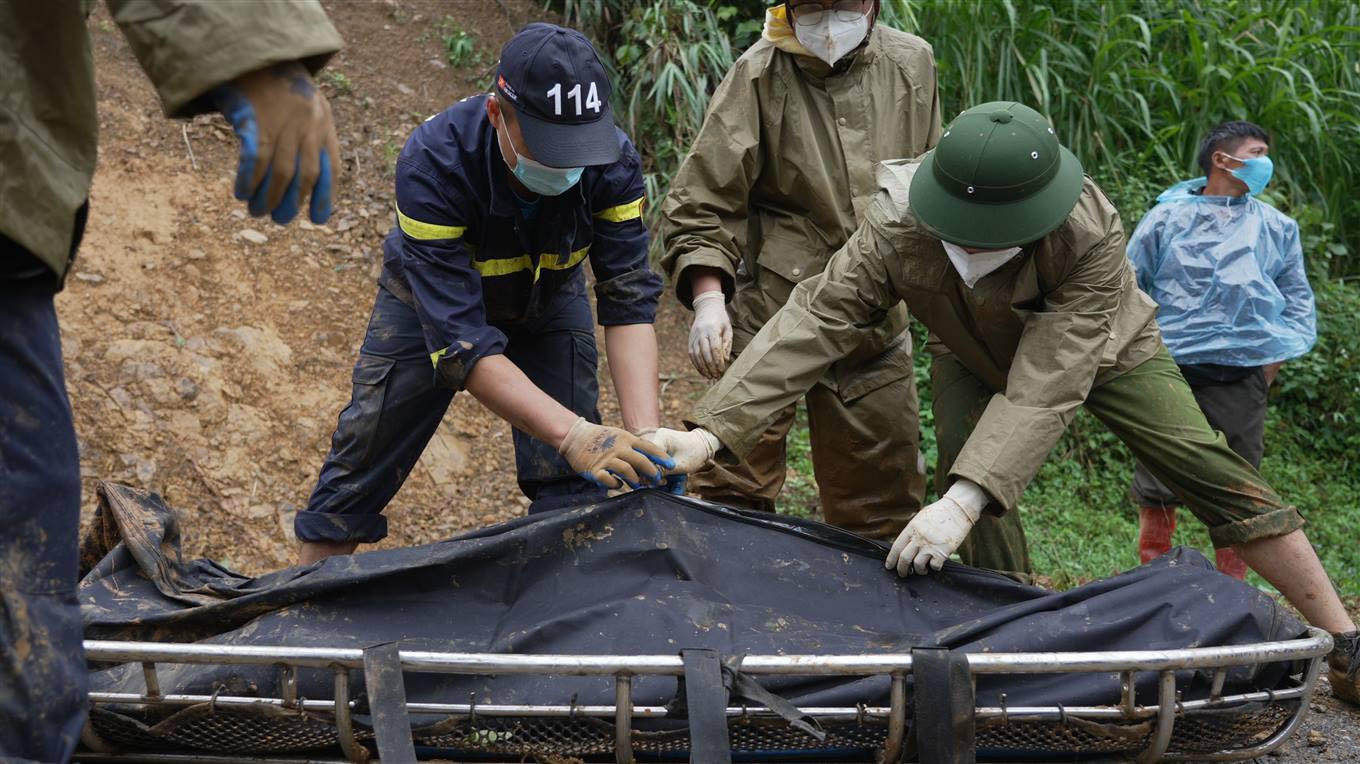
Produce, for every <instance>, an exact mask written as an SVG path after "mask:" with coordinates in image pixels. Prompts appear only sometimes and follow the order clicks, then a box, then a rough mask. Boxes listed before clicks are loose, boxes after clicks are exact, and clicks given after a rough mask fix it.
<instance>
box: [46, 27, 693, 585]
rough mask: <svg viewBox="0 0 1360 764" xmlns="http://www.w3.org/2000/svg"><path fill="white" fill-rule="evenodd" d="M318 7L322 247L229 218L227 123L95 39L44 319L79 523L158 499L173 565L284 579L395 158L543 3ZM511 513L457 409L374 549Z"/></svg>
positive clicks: (339, 385) (108, 41) (317, 234)
mask: <svg viewBox="0 0 1360 764" xmlns="http://www.w3.org/2000/svg"><path fill="white" fill-rule="evenodd" d="M326 5H327V10H328V11H329V12H330V14H331V18H332V19H333V20H334V21H335V24H336V26H337V27H338V28H339V30H340V32H341V34H342V35H343V36H344V37H345V38H346V40H347V41H348V43H349V44H348V46H347V47H346V49H345V50H344V51H343V52H342V53H340V54H339V55H338V56H337V57H336V59H335V60H334V61H333V62H332V64H331V66H330V67H329V70H328V71H329V72H331V73H332V74H330V75H328V76H326V77H323V79H322V82H323V87H324V89H325V91H326V93H327V95H328V97H330V98H331V99H332V104H333V106H334V110H335V115H336V121H337V124H338V126H339V132H340V140H341V146H342V154H343V155H344V164H345V172H346V175H345V177H344V185H343V188H342V189H341V191H340V193H339V199H338V203H337V205H336V214H335V216H334V217H333V218H332V220H331V222H330V223H329V224H328V225H327V226H325V227H313V226H310V225H307V224H304V225H301V226H299V225H296V224H295V225H293V226H292V227H290V228H287V229H284V228H279V227H277V226H275V225H274V224H273V223H271V222H269V221H268V219H267V218H265V219H251V218H248V217H247V216H246V215H245V212H244V209H243V208H242V206H241V205H240V204H239V203H237V202H236V201H234V200H233V199H232V197H231V181H232V177H233V173H234V171H235V161H234V152H235V149H236V140H235V138H234V136H232V134H231V132H230V129H229V128H228V127H227V126H226V123H225V122H224V121H223V120H222V119H221V118H220V117H217V116H216V115H212V116H203V117H200V118H198V119H196V120H194V121H192V122H190V123H188V124H185V123H180V122H170V121H168V120H165V119H164V118H163V117H162V116H161V113H160V106H159V103H158V101H157V100H156V97H155V93H154V91H153V90H152V88H151V86H150V84H149V83H148V82H147V80H146V78H145V77H144V76H143V75H142V73H141V70H140V69H139V68H138V67H137V65H136V62H135V60H134V59H133V57H132V55H131V53H130V51H129V50H128V48H127V46H126V44H125V43H124V41H123V38H122V35H121V33H120V32H118V30H117V28H116V27H115V26H114V25H113V24H112V22H111V20H110V19H109V17H108V15H107V13H106V12H105V11H103V10H102V9H101V11H100V12H99V13H98V14H97V15H96V16H95V17H94V18H92V19H91V21H90V29H91V33H92V35H93V37H94V41H95V50H96V72H97V77H98V83H99V91H98V92H99V114H100V123H101V131H102V135H101V152H100V162H99V167H98V171H97V173H96V175H95V183H94V189H93V192H92V204H91V208H92V212H91V220H90V227H89V234H88V236H87V238H86V241H85V245H84V247H83V250H82V253H81V257H80V259H79V260H78V262H77V265H76V268H75V270H74V273H73V276H72V278H71V280H70V285H69V287H68V288H67V290H66V291H65V292H64V293H63V294H62V295H61V297H60V298H59V299H58V309H59V311H60V315H61V319H62V329H63V341H64V344H65V348H66V366H67V376H68V386H69V389H70V393H71V401H72V405H73V407H74V410H75V415H76V427H77V431H78V433H79V436H80V445H81V467H82V475H83V480H84V487H85V492H84V502H83V506H84V507H85V508H86V511H87V513H88V511H89V510H90V508H91V507H92V499H93V497H92V490H93V486H94V483H95V481H96V480H99V479H112V480H120V481H124V482H127V483H130V484H133V485H137V486H143V487H147V488H150V489H153V490H156V491H158V492H160V493H162V494H163V495H164V496H165V497H166V498H167V500H168V501H169V502H170V503H171V504H172V505H173V506H175V507H176V508H178V509H180V510H182V511H183V513H184V520H185V529H186V536H187V539H186V545H185V552H186V554H188V555H190V556H192V557H198V556H207V557H211V558H214V559H217V560H219V561H222V562H224V563H226V564H227V565H229V566H230V567H232V568H234V569H236V570H239V571H241V572H243V573H247V574H258V573H261V572H263V571H266V570H271V569H274V568H278V567H281V566H285V565H288V564H290V563H291V561H292V559H293V554H294V551H293V549H294V547H293V543H294V542H293V539H292V537H291V533H292V515H293V513H294V512H295V511H296V508H297V507H300V506H303V505H305V503H306V500H307V496H308V494H309V492H310V491H311V488H312V485H313V483H314V481H315V479H316V473H317V470H318V468H319V467H320V464H321V460H322V457H323V456H324V455H325V452H326V449H327V447H328V445H329V438H330V434H331V431H332V429H333V427H334V425H335V420H336V416H337V415H338V414H339V412H340V409H341V408H342V407H343V406H344V404H345V403H346V402H347V401H348V399H349V390H350V370H351V368H352V364H353V362H354V358H355V354H356V352H357V350H358V347H359V343H360V341H361V339H362V337H363V332H364V327H365V324H366V322H367V319H368V313H369V309H370V307H371V306H372V300H373V295H374V291H375V289H376V286H375V278H376V276H377V272H378V267H379V262H380V260H381V246H380V245H381V240H382V237H383V235H385V234H386V233H387V231H388V229H389V228H390V226H391V223H392V178H391V167H392V162H393V160H394V159H395V157H396V153H397V151H399V150H400V148H401V146H402V144H403V143H404V142H405V139H406V136H407V135H408V134H409V132H410V130H411V129H412V128H413V127H414V126H415V125H417V124H419V122H420V121H421V120H423V119H424V118H425V117H427V116H428V115H430V114H432V113H434V112H436V111H438V110H440V109H443V108H445V107H447V106H448V104H450V103H452V102H453V101H455V100H457V99H459V98H462V97H464V96H467V95H471V94H474V93H476V92H480V90H481V87H482V84H483V83H485V82H487V81H488V74H489V71H490V67H491V65H492V64H493V62H494V61H495V59H496V53H497V51H498V50H499V49H500V46H501V45H502V44H503V43H504V42H505V40H506V39H508V38H509V36H510V35H511V34H512V33H513V30H514V29H517V28H518V27H519V26H520V25H522V24H523V23H525V22H526V21H528V20H530V19H533V18H539V17H541V15H542V13H541V10H540V9H541V4H540V3H538V2H537V1H536V0H506V2H504V3H484V2H472V0H462V1H460V2H454V3H449V2H435V1H432V0H387V2H363V3H354V2H331V3H327V4H326ZM503 8H504V9H503ZM450 16H452V17H453V20H452V21H449V20H447V18H448V17H450ZM458 29H461V30H464V31H466V32H467V33H469V34H471V35H473V36H474V37H475V38H476V41H477V44H476V48H475V52H474V53H473V54H472V55H471V56H469V59H471V62H470V63H469V64H468V65H466V66H463V67H462V68H452V67H450V66H448V64H447V51H446V50H445V45H444V42H443V41H442V38H443V37H445V36H447V35H449V34H451V33H454V32H456V31H457V30H458ZM191 152H192V154H191ZM261 235H262V236H261ZM678 313H679V311H676V310H674V309H673V308H670V309H668V313H667V315H666V316H665V317H663V320H662V323H661V329H662V332H663V334H664V335H665V344H666V346H667V347H668V348H670V349H671V352H669V353H667V355H666V358H665V360H664V361H663V366H664V367H665V368H664V371H665V373H666V374H667V375H679V376H680V377H681V378H682V380H681V381H680V382H679V383H678V384H676V385H671V386H670V387H669V388H668V391H667V394H668V399H669V401H670V402H671V406H672V410H671V412H670V414H671V416H672V417H673V418H674V417H675V416H677V415H678V413H679V407H680V406H682V405H683V404H684V403H685V402H686V401H687V399H688V398H689V397H690V396H689V395H688V393H691V392H693V391H695V390H698V389H699V386H700V383H699V381H698V377H697V375H695V374H693V372H692V371H690V370H689V366H688V363H687V362H686V361H685V359H684V355H683V347H684V337H683V331H684V324H683V317H682V316H679V315H678ZM601 383H602V384H601V386H602V389H604V390H606V391H607V390H608V389H609V384H608V380H607V374H602V379H601ZM677 393H678V394H677ZM607 396H608V393H606V397H607ZM603 405H604V407H605V410H606V414H605V416H606V418H607V419H608V418H610V417H614V421H617V418H616V414H614V412H613V409H612V404H611V402H610V401H609V400H608V399H606V400H605V401H604V402H603ZM524 503H525V502H523V500H522V498H521V497H520V495H519V492H518V489H517V488H516V486H515V479H514V467H513V457H512V450H511V444H510V431H509V428H508V427H507V426H506V425H505V424H504V423H503V422H501V421H500V420H499V419H497V418H496V417H494V416H492V415H490V414H488V413H487V412H486V411H485V410H484V409H482V408H481V407H480V406H479V405H478V404H477V403H476V402H475V401H473V400H472V399H471V398H470V397H468V396H459V397H458V399H456V400H455V402H454V404H453V406H452V407H451V408H450V410H449V413H448V415H447V416H446V417H445V419H444V422H443V424H442V426H441V427H440V430H439V432H438V435H437V437H436V438H435V439H434V441H433V442H432V443H431V444H430V446H429V448H428V449H427V450H426V452H425V454H424V456H423V457H422V458H421V461H420V463H419V465H418V466H417V467H416V469H415V470H414V471H413V473H412V475H411V476H410V479H409V480H408V481H407V483H406V486H405V487H404V488H403V489H402V491H401V493H399V494H398V495H397V497H396V500H395V501H394V502H393V503H392V505H391V507H389V509H388V511H387V514H388V516H389V517H390V518H391V521H392V522H391V535H390V536H389V538H388V539H387V540H386V541H385V542H383V543H384V545H387V546H392V545H408V544H418V543H424V542H427V541H432V540H436V539H439V538H445V537H448V536H450V535H453V534H456V533H458V532H460V531H463V530H467V529H470V528H473V527H477V526H480V525H484V524H488V523H492V522H496V521H499V520H503V519H506V518H508V517H510V516H513V515H515V514H518V513H520V512H522V511H523V509H522V507H523V504H524Z"/></svg>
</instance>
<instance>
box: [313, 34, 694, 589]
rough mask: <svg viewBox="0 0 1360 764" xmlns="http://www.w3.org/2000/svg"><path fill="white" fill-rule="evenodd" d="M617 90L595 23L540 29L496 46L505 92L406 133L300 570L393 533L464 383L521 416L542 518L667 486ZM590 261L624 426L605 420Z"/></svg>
mask: <svg viewBox="0 0 1360 764" xmlns="http://www.w3.org/2000/svg"><path fill="white" fill-rule="evenodd" d="M609 97H610V83H609V80H608V77H607V75H606V74H605V70H604V67H603V66H602V65H601V63H600V60H599V57H598V56H597V54H596V53H595V50H594V48H593V47H591V45H590V43H589V42H588V41H587V40H586V38H585V37H584V36H583V35H582V34H581V33H579V32H576V31H574V30H570V29H563V28H561V27H557V26H554V25H551V24H543V23H535V24H530V25H528V26H526V27H524V28H523V29H522V30H520V31H519V33H518V34H516V35H515V36H514V37H513V38H512V39H511V40H510V42H508V43H507V44H506V46H505V48H504V49H503V50H502V51H501V59H500V68H499V74H498V76H497V78H496V87H495V92H493V93H490V94H487V95H480V96H476V97H472V98H468V99H465V100H463V101H460V102H459V103H457V104H454V105H453V106H452V107H451V108H449V109H448V110H446V111H444V112H443V113H441V114H438V115H436V116H434V117H431V118H430V119H429V120H427V121H426V122H425V123H424V124H423V125H421V126H420V127H418V128H416V130H415V132H414V133H412V135H411V137H410V139H409V140H408V141H407V142H406V147H405V148H404V149H403V150H402V152H401V156H400V157H399V158H398V159H397V167H396V186H397V191H396V193H397V227H396V228H395V229H394V230H393V231H392V233H391V234H390V235H389V236H388V237H387V239H386V241H385V242H384V246H383V254H384V259H383V271H382V275H381V276H380V278H379V288H378V296H377V300H376V302H375V303H374V306H373V315H372V318H371V319H370V321H369V326H368V333H367V336H366V337H365V338H364V343H363V346H362V347H361V348H360V350H359V360H358V362H357V363H356V364H355V366H354V392H353V397H352V399H351V400H350V404H349V406H347V407H346V408H345V409H344V410H343V411H342V412H341V413H340V421H339V425H338V427H337V429H336V431H335V435H334V437H333V439H332V441H331V450H330V453H329V454H328V455H327V456H326V460H325V463H324V464H323V465H322V468H321V475H320V478H319V480H318V482H317V485H316V488H315V490H313V492H312V496H311V499H310V500H309V502H308V506H307V508H306V510H305V511H302V512H299V513H298V514H297V518H296V521H295V524H294V528H295V531H296V533H297V537H298V539H299V541H301V548H300V551H299V562H300V563H301V564H308V563H311V562H315V561H317V560H320V559H324V558H325V557H328V556H330V555H334V554H348V553H350V552H352V551H354V549H355V547H356V546H357V545H358V544H359V543H370V542H375V541H378V540H379V539H381V538H383V537H384V536H385V535H386V534H387V521H386V518H384V517H383V516H382V515H381V514H380V513H381V512H382V510H383V508H384V507H386V505H387V503H388V502H389V501H390V500H391V498H392V496H393V495H394V494H395V493H396V492H397V489H398V488H400V487H401V484H402V482H403V481H404V480H405V478H406V475H407V474H408V473H409V472H410V470H411V468H412V467H413V466H414V465H415V462H416V460H417V459H418V458H419V457H420V454H421V452H422V451H423V450H424V448H425V445H426V443H427V442H428V441H429V439H430V437H431V436H432V435H433V434H434V431H435V428H436V427H438V425H439V422H440V419H441V418H442V417H443V415H444V412H445V411H446V410H447V409H448V406H449V403H450V402H451V401H452V400H453V396H454V394H455V393H456V392H457V391H459V390H463V389H466V390H467V391H468V392H469V393H471V394H472V395H473V397H475V398H477V400H479V401H480V402H481V403H482V404H483V405H485V406H486V407H487V408H489V409H491V410H492V411H493V412H495V413H496V414H497V415H499V416H500V417H501V418H503V419H505V420H507V421H508V422H509V423H510V424H511V425H512V426H513V427H514V442H515V457H516V465H515V466H516V471H517V473H518V478H519V485H520V489H521V490H522V491H523V492H524V494H525V495H526V496H527V497H529V498H530V499H531V500H532V503H531V504H530V506H529V512H530V513H535V512H542V511H548V510H553V509H558V508H561V507H566V506H574V505H578V504H583V503H588V502H592V501H597V500H599V499H602V498H604V496H605V492H606V489H610V488H621V487H623V486H624V485H625V484H627V485H630V486H634V487H637V486H642V485H655V484H659V483H660V482H661V481H662V480H663V477H662V469H661V468H662V467H664V466H667V465H670V464H671V462H670V460H669V459H668V458H667V457H666V453H665V451H663V450H662V449H660V448H659V447H657V446H654V445H652V444H651V443H649V442H646V441H644V440H642V439H641V438H639V437H637V436H636V435H635V434H634V433H638V432H645V431H650V430H652V429H654V428H656V427H657V426H658V424H659V421H660V418H659V417H660V414H659V402H658V392H659V391H658V389H657V350H656V335H655V332H654V331H653V328H652V321H653V318H654V316H655V313H656V303H657V298H658V296H659V295H660V293H661V278H660V276H658V275H657V274H656V273H654V272H652V271H651V270H650V268H649V267H648V264H647V229H646V227H645V226H644V225H643V221H642V204H643V198H644V194H645V191H644V187H643V181H642V173H641V160H640V158H639V157H638V153H637V150H636V149H634V148H633V145H632V143H631V142H630V141H629V140H628V137H627V136H625V135H624V134H623V132H622V131H621V130H619V129H618V128H617V127H615V126H614V122H613V117H612V114H611V111H610V108H609ZM587 259H589V261H590V265H591V268H592V270H593V271H594V275H595V280H596V284H595V296H596V301H597V305H598V311H599V322H600V324H601V325H603V326H604V327H605V344H606V349H607V351H608V355H609V362H610V363H609V366H610V372H611V376H612V378H613V381H614V387H615V389H616V390H617V393H618V399H619V408H620V410H621V412H622V416H623V423H624V425H625V427H626V428H627V429H626V430H625V429H619V428H615V427H604V426H601V425H600V424H598V423H599V421H600V416H599V413H598V411H597V410H596V403H597V398H598V393H599V391H598V386H597V382H596V363H597V356H596V349H595V332H594V326H593V324H592V321H591V311H590V303H589V302H588V299H587V295H586V282H585V273H584V272H583V269H582V264H583V263H584V262H585V261H586V260H587Z"/></svg>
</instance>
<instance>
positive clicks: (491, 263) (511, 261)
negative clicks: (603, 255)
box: [472, 244, 590, 281]
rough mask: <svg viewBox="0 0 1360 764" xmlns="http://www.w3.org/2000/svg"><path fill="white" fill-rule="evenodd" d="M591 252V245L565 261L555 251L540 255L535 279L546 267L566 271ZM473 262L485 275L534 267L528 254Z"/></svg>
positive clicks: (497, 274) (501, 274) (478, 270)
mask: <svg viewBox="0 0 1360 764" xmlns="http://www.w3.org/2000/svg"><path fill="white" fill-rule="evenodd" d="M588 254H590V245H589V244H587V245H586V246H584V247H582V248H581V249H578V250H576V251H575V252H572V253H571V254H570V255H569V256H568V257H567V259H566V260H565V261H563V260H562V259H561V257H560V256H559V255H557V254H556V253H553V252H545V253H543V254H542V255H539V257H538V269H537V270H536V271H534V281H538V277H539V275H540V273H541V272H542V270H543V269H544V268H547V269H548V270H550V271H565V270H567V269H568V268H573V267H575V266H577V265H580V264H581V261H582V260H585V259H586V255H588ZM472 264H473V265H474V266H475V267H476V268H477V272H478V273H480V274H482V275H483V276H508V275H510V274H511V273H515V272H518V271H527V270H529V269H530V268H533V267H534V263H533V260H531V259H530V258H529V256H528V255H520V256H519V257H498V258H496V259H495V260H474V261H473V262H472Z"/></svg>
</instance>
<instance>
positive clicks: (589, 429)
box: [557, 417, 675, 488]
mask: <svg viewBox="0 0 1360 764" xmlns="http://www.w3.org/2000/svg"><path fill="white" fill-rule="evenodd" d="M557 452H558V453H560V454H561V455H562V457H563V458H564V459H566V460H567V464H570V465H571V468H572V469H574V470H576V472H577V474H579V475H580V476H581V477H583V478H585V479H586V480H589V481H590V482H592V483H594V484H596V485H598V486H600V487H601V488H622V487H623V486H624V485H625V484H627V485H628V486H629V487H631V488H643V487H645V486H651V485H660V484H661V482H662V480H663V479H664V477H665V476H664V474H663V473H662V470H663V469H667V470H668V469H673V468H674V467H675V462H673V461H671V459H670V458H668V457H667V456H666V452H665V451H662V450H661V449H660V448H657V447H656V446H654V445H652V444H651V443H648V442H647V441H646V440H643V439H642V438H639V437H638V436H636V435H634V434H632V433H631V432H628V431H627V430H621V429H619V428H617V427H606V426H604V425H600V424H592V423H590V422H587V421H586V419H585V417H577V419H576V424H573V425H572V426H571V429H570V430H568V431H567V437H565V438H563V439H562V445H560V446H558V447H557Z"/></svg>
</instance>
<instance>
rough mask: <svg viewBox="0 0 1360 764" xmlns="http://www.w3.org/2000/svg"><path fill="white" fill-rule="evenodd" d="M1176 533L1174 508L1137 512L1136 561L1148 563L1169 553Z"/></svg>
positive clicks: (1150, 508)
mask: <svg viewBox="0 0 1360 764" xmlns="http://www.w3.org/2000/svg"><path fill="white" fill-rule="evenodd" d="M1175 531H1176V509H1175V507H1143V508H1141V509H1140V510H1139V511H1138V559H1139V560H1140V561H1141V562H1143V563H1149V562H1152V561H1153V560H1155V559H1156V558H1158V557H1161V556H1162V555H1164V554H1166V553H1167V552H1169V551H1171V534H1172V533H1174V532H1175Z"/></svg>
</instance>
